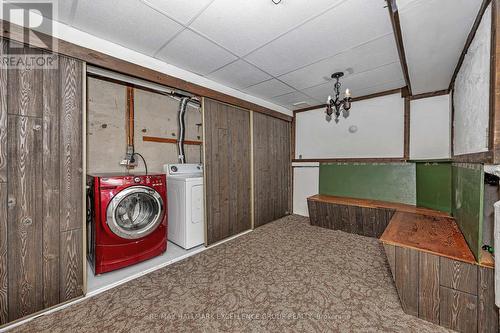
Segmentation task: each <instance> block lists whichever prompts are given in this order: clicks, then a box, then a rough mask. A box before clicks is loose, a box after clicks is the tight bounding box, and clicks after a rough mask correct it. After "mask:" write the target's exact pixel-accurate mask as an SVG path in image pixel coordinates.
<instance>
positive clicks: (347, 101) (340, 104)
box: [326, 72, 352, 123]
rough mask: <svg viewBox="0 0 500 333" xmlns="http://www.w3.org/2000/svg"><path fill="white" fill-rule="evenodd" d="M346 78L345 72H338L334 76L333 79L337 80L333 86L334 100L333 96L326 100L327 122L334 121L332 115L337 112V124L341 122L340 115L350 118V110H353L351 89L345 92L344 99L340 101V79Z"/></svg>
mask: <svg viewBox="0 0 500 333" xmlns="http://www.w3.org/2000/svg"><path fill="white" fill-rule="evenodd" d="M342 76H344V73H343V72H337V73H333V74H332V79H335V85H334V86H333V88H334V90H333V92H334V98H332V96H328V99H327V100H326V120H327V121H331V120H332V114H333V112H334V111H335V122H336V123H338V122H339V117H340V114H341V113H342V115H343V116H344V118H347V117H349V109H350V108H351V100H352V98H351V92H350V91H349V89H346V90H345V93H344V98H342V99H340V86H341V85H342V84H341V83H340V78H341V77H342Z"/></svg>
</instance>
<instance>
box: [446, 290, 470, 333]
mask: <svg viewBox="0 0 500 333" xmlns="http://www.w3.org/2000/svg"><path fill="white" fill-rule="evenodd" d="M440 298H441V301H440V325H441V326H444V327H447V328H451V329H452V330H455V331H459V332H477V296H475V295H471V294H468V293H464V292H461V291H458V290H454V289H450V288H447V287H440Z"/></svg>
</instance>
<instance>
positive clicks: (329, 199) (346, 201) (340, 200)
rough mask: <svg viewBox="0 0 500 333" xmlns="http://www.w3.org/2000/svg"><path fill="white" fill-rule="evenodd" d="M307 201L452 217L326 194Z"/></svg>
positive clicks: (387, 203) (434, 211)
mask: <svg viewBox="0 0 500 333" xmlns="http://www.w3.org/2000/svg"><path fill="white" fill-rule="evenodd" d="M307 200H313V201H319V202H326V203H331V204H337V205H347V206H358V207H365V208H379V209H393V210H395V211H398V212H406V213H415V214H421V215H426V216H441V217H450V215H449V214H448V213H445V212H440V211H437V210H434V209H429V208H421V207H417V206H414V205H408V204H402V203H396V202H388V201H379V200H371V199H358V198H348V197H337V196H333V195H324V194H316V195H313V196H312V197H309V198H307Z"/></svg>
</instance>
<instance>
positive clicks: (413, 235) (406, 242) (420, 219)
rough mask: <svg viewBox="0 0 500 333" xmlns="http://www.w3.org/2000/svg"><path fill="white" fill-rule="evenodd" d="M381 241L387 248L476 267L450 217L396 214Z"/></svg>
mask: <svg viewBox="0 0 500 333" xmlns="http://www.w3.org/2000/svg"><path fill="white" fill-rule="evenodd" d="M380 240H381V241H382V242H383V243H384V244H390V245H395V246H400V247H406V248H411V249H415V250H419V251H423V252H428V253H431V254H435V255H438V256H442V257H446V258H449V259H454V260H458V261H463V262H467V263H470V264H475V263H476V260H475V258H474V255H473V254H472V252H471V250H470V248H469V246H468V245H467V242H466V241H465V238H464V236H463V235H462V233H461V232H460V229H459V228H458V225H457V224H456V223H455V220H454V219H453V218H451V217H444V216H425V215H421V214H415V213H408V212H396V213H395V214H394V216H393V217H392V219H391V221H390V222H389V225H388V226H387V228H386V229H385V231H384V233H383V234H382V237H380Z"/></svg>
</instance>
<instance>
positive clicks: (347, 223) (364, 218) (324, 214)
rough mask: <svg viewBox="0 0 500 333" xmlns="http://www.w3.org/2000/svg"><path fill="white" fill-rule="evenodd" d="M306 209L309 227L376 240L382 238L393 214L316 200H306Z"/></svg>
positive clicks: (390, 211)
mask: <svg viewBox="0 0 500 333" xmlns="http://www.w3.org/2000/svg"><path fill="white" fill-rule="evenodd" d="M308 207H309V221H310V223H311V225H316V226H318V227H322V228H327V229H333V230H342V231H345V232H349V233H353V234H358V235H363V236H367V237H376V238H380V236H382V234H383V233H384V230H385V229H386V228H387V225H389V221H390V220H391V218H392V216H393V215H394V212H395V210H394V209H384V208H366V207H358V206H348V205H337V204H333V203H329V202H322V201H316V200H308Z"/></svg>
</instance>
